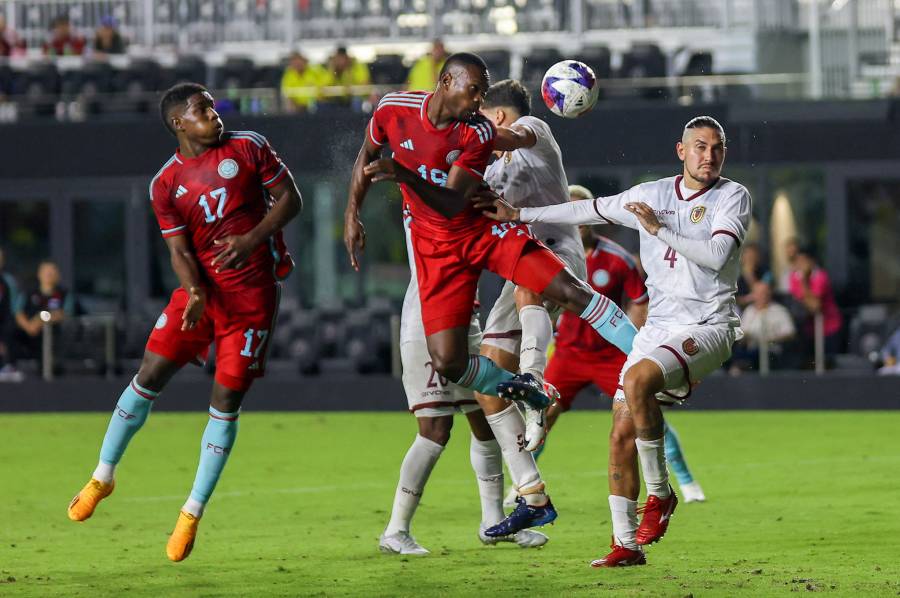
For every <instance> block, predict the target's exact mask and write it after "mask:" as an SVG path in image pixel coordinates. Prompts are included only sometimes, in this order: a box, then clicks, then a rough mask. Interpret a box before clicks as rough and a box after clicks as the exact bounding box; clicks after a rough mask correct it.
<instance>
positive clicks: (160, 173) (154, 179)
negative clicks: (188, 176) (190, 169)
mask: <svg viewBox="0 0 900 598" xmlns="http://www.w3.org/2000/svg"><path fill="white" fill-rule="evenodd" d="M177 160H178V154H175V155H174V156H172V157H171V158H169V160H168V161H167V162H166V163H165V164H163V166H162V168H160V169H159V172H157V173H156V174H155V175H153V178H152V179H150V201H153V184H154V183H155V182H156V179H158V178H159V177H160V176H161V175H162V173H163V171H164V170H165V169H166V168H168V167H169V166H171V165H172V162H175V161H177ZM179 163H180V162H179Z"/></svg>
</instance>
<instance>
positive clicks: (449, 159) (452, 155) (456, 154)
mask: <svg viewBox="0 0 900 598" xmlns="http://www.w3.org/2000/svg"><path fill="white" fill-rule="evenodd" d="M461 154H462V152H461V151H459V150H453V151H452V152H450V153H449V154H447V166H453V163H454V162H456V161H457V160H458V159H459V156H460V155H461Z"/></svg>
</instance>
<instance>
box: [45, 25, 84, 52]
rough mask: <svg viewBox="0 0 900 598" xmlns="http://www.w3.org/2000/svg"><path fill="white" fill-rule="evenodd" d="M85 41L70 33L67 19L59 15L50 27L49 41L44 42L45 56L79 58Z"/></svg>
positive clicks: (70, 28)
mask: <svg viewBox="0 0 900 598" xmlns="http://www.w3.org/2000/svg"><path fill="white" fill-rule="evenodd" d="M85 43H86V42H85V39H84V38H83V37H81V36H80V35H78V34H76V33H72V23H71V22H69V17H67V16H65V15H61V16H58V17H56V18H55V19H53V23H52V24H51V25H50V39H49V40H47V41H46V42H44V54H46V55H47V56H81V55H82V54H84V46H85Z"/></svg>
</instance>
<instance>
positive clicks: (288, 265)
mask: <svg viewBox="0 0 900 598" xmlns="http://www.w3.org/2000/svg"><path fill="white" fill-rule="evenodd" d="M160 112H161V115H162V119H163V122H164V123H165V125H166V128H168V129H169V131H170V132H171V133H172V134H173V135H175V137H176V138H177V139H178V149H177V150H176V152H175V155H174V156H172V157H171V158H170V159H169V160H168V161H167V162H166V163H165V164H164V165H163V167H162V168H161V169H160V171H159V172H158V173H157V174H156V176H155V177H153V180H152V181H151V182H150V200H151V202H152V206H153V211H154V213H155V214H156V219H157V220H158V222H159V226H160V229H161V231H162V236H163V238H164V239H165V241H166V245H168V247H169V253H170V256H171V261H172V269H173V270H174V271H175V274H176V275H177V276H178V280H179V282H180V283H181V287H180V288H178V289H176V290H175V291H174V292H173V293H172V298H171V299H170V301H169V304H168V306H166V308H165V309H164V311H163V313H162V315H161V316H160V317H159V319H158V320H157V322H156V326H155V327H154V329H153V331H152V332H151V333H150V338H149V340H148V341H147V348H146V350H145V352H144V358H143V361H142V362H141V367H140V369H139V370H138V373H137V375H136V376H135V377H134V379H133V380H132V381H131V383H130V384H129V385H128V386H127V387H126V388H125V390H124V392H122V396H120V397H119V400H118V403H117V404H116V408H115V409H114V410H113V415H112V419H111V420H110V422H109V427H108V428H107V430H106V436H105V437H104V438H103V445H102V447H101V448H100V462H99V463H98V465H97V468H96V469H95V470H94V473H93V475H92V476H91V480H90V481H89V482H88V483H87V485H85V487H84V488H83V489H82V490H81V492H79V493H78V494H77V495H76V496H75V498H74V499H72V502H71V503H70V504H69V509H68V514H69V519H72V520H73V521H84V520H85V519H87V518H88V517H90V516H91V515H92V514H93V513H94V509H96V507H97V504H98V503H99V502H100V500H102V499H103V498H106V497H107V496H109V495H110V493H112V491H113V488H114V487H115V469H116V465H117V464H118V462H119V460H120V459H121V458H122V454H123V453H124V452H125V448H126V447H127V446H128V442H129V441H130V440H131V438H132V437H133V436H134V434H135V433H136V432H137V431H138V430H139V429H140V428H141V426H143V425H144V422H145V421H146V420H147V416H148V415H149V414H150V408H151V406H152V405H153V401H154V400H155V399H156V398H157V397H158V396H159V394H160V392H161V391H162V390H163V388H164V387H165V386H166V384H167V383H168V382H169V380H170V379H171V378H172V376H174V375H175V374H176V373H177V372H178V370H180V369H181V368H182V367H183V366H184V365H185V364H186V363H188V362H190V361H193V360H195V359H196V358H197V356H198V355H205V352H206V350H207V348H208V347H209V344H210V343H212V342H215V343H216V378H215V382H214V384H213V390H212V397H211V399H210V408H209V423H208V424H207V426H206V430H205V431H204V433H203V437H202V438H201V441H200V464H199V466H198V468H197V475H196V477H195V479H194V485H193V488H192V489H191V493H190V496H189V498H188V499H187V501H186V502H185V503H184V506H183V507H182V508H181V512H180V513H179V515H178V521H177V523H176V524H175V531H174V532H173V533H172V535H171V536H170V537H169V541H168V544H167V546H166V554H167V555H168V557H169V559H171V560H173V561H181V560H183V559H185V558H186V557H187V556H188V555H189V554H190V553H191V550H192V549H193V546H194V540H195V538H196V535H197V526H198V524H199V522H200V518H201V516H202V515H203V510H204V507H205V505H206V503H207V501H208V500H209V498H210V495H211V494H212V492H213V490H214V489H215V486H216V482H217V481H218V479H219V476H220V475H221V473H222V470H223V468H224V467H225V462H226V461H227V460H228V456H229V454H230V453H231V450H232V448H233V446H234V442H235V438H236V437H237V431H238V417H239V416H240V407H241V401H242V400H243V398H244V394H245V393H246V392H247V390H248V389H249V388H250V385H251V383H252V381H253V379H254V378H258V377H260V376H262V375H263V372H264V370H265V363H266V354H267V352H268V348H269V343H268V340H269V339H270V338H271V336H272V333H273V328H274V326H275V318H276V315H277V312H278V301H279V295H280V288H281V286H280V284H279V282H278V281H279V280H281V279H283V278H285V277H286V276H287V275H288V274H290V272H291V270H292V269H293V266H294V264H293V260H292V259H291V257H290V255H289V254H288V253H287V249H286V247H285V245H284V242H283V240H282V235H281V230H282V228H284V226H285V224H287V223H288V222H289V221H290V220H291V219H292V218H294V217H295V216H296V215H297V214H298V213H299V212H300V209H301V207H302V201H301V197H300V192H299V191H298V190H297V186H296V185H295V183H294V179H293V177H292V176H291V173H290V171H289V170H288V169H287V167H286V166H285V165H284V164H283V163H282V161H281V160H280V159H279V158H278V156H277V155H276V154H275V151H274V150H273V149H272V147H271V146H270V145H269V143H268V142H267V141H266V139H265V138H264V137H263V136H262V135H260V134H258V133H254V132H252V131H231V132H225V130H224V127H223V125H222V120H221V119H220V118H219V115H218V114H217V113H216V110H215V108H214V103H213V98H212V96H211V95H210V94H209V92H208V91H207V90H206V88H204V87H203V86H201V85H198V84H195V83H182V84H179V85H176V86H175V87H173V88H171V89H169V90H168V91H167V92H166V93H165V94H164V95H163V97H162V100H161V101H160Z"/></svg>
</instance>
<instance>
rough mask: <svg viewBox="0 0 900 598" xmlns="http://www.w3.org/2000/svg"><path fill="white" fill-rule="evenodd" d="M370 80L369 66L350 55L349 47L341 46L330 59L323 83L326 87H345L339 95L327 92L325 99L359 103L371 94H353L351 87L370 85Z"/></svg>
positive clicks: (330, 101) (333, 101) (327, 100)
mask: <svg viewBox="0 0 900 598" xmlns="http://www.w3.org/2000/svg"><path fill="white" fill-rule="evenodd" d="M370 81H371V79H370V77H369V67H368V66H366V65H365V64H364V63H362V62H359V61H357V60H356V59H355V58H353V57H352V56H350V55H349V54H348V53H347V48H345V47H344V46H340V47H338V49H337V50H336V51H335V53H334V55H333V56H332V57H331V58H330V59H329V60H328V66H327V68H326V72H325V76H324V77H323V79H322V85H323V86H325V87H343V88H344V89H343V90H342V91H341V92H340V93H339V94H338V95H332V94H331V93H328V94H326V95H325V97H324V99H323V101H326V102H329V103H337V104H348V103H351V102H352V103H353V104H359V103H361V102H362V99H363V98H365V97H367V96H368V95H369V94H368V93H363V94H360V93H357V94H353V93H351V91H350V87H351V86H355V85H368V84H369V82H370Z"/></svg>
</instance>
